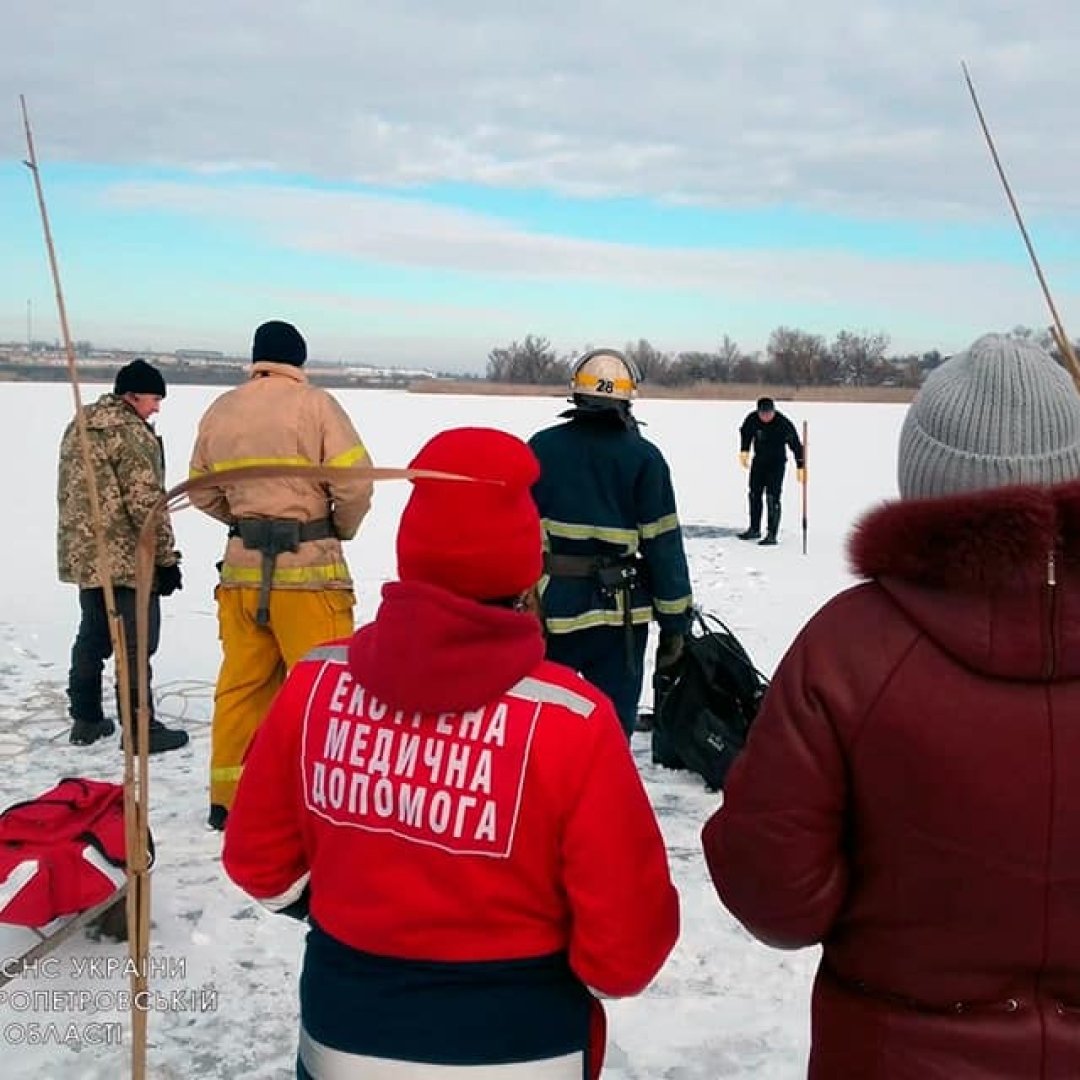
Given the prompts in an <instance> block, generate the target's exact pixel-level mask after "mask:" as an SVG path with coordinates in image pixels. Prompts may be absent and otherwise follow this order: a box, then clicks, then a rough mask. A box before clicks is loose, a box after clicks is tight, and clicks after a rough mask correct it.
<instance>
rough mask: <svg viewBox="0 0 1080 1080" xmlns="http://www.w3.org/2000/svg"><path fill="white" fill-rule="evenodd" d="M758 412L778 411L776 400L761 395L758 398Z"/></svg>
mask: <svg viewBox="0 0 1080 1080" xmlns="http://www.w3.org/2000/svg"><path fill="white" fill-rule="evenodd" d="M757 411H758V412H776V402H775V401H773V399H772V398H771V397H759V398H758V399H757Z"/></svg>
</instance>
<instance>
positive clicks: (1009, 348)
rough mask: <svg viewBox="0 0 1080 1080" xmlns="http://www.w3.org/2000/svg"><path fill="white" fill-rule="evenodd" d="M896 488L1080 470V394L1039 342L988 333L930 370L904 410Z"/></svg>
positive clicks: (938, 490) (976, 483) (952, 487)
mask: <svg viewBox="0 0 1080 1080" xmlns="http://www.w3.org/2000/svg"><path fill="white" fill-rule="evenodd" d="M897 477H898V480H899V483H900V494H901V496H902V497H903V498H905V499H927V498H935V497H937V496H939V495H950V494H952V493H954V492H963V491H981V490H983V489H985V488H998V487H1008V486H1009V485H1012V484H1032V485H1049V484H1059V483H1062V482H1063V481H1065V480H1073V479H1076V478H1078V477H1080V394H1078V393H1077V390H1076V387H1075V386H1074V385H1073V383H1072V380H1071V379H1070V378H1069V376H1068V375H1067V374H1066V372H1065V370H1064V369H1063V368H1062V367H1061V366H1060V365H1058V364H1057V363H1055V362H1054V360H1053V358H1052V357H1050V356H1049V355H1047V353H1046V352H1044V351H1043V350H1042V349H1040V348H1039V346H1038V345H1036V344H1034V342H1031V341H1022V340H1018V339H1016V338H1011V337H1008V336H1007V335H1005V334H986V335H985V336H983V337H981V338H979V340H978V341H976V342H975V343H974V344H973V345H972V346H970V348H968V349H967V350H966V351H965V352H962V353H957V354H956V355H955V356H953V357H952V358H951V359H949V360H947V361H946V362H945V363H944V364H942V365H941V367H939V368H937V369H936V370H935V371H933V372H931V373H930V375H929V376H928V377H927V379H926V382H925V383H924V384H923V387H922V389H921V390H920V391H919V394H918V396H917V397H916V398H915V400H914V401H913V402H912V404H911V408H910V409H908V413H907V416H906V418H905V419H904V426H903V429H902V430H901V432H900V452H899V460H898V462H897Z"/></svg>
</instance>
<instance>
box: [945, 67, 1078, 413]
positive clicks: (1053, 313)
mask: <svg viewBox="0 0 1080 1080" xmlns="http://www.w3.org/2000/svg"><path fill="white" fill-rule="evenodd" d="M960 67H961V69H962V70H963V72H964V81H965V82H966V83H967V88H968V92H969V93H970V94H971V102H972V104H973V105H974V106H975V115H976V116H977V117H978V118H979V125H980V127H981V128H982V132H983V136H984V137H985V138H986V145H987V146H988V147H989V148H990V156H991V158H993V161H994V167H995V168H996V169H997V174H998V177H999V178H1000V179H1001V186H1002V187H1003V188H1004V189H1005V195H1006V197H1007V198H1008V200H1009V206H1010V207H1012V212H1013V217H1015V218H1016V224H1017V225H1018V226H1019V227H1020V235H1021V236H1022V237H1023V239H1024V246H1025V247H1026V248H1027V253H1028V256H1029V257H1030V258H1031V265H1032V266H1033V267H1034V268H1035V276H1036V277H1037V278H1038V279H1039V286H1040V287H1041V288H1042V293H1043V296H1044V297H1045V298H1046V304H1047V307H1048V308H1049V309H1050V317H1051V319H1053V326H1052V327H1051V328H1050V333H1051V335H1052V336H1053V338H1054V343H1055V344H1056V345H1057V347H1058V350H1059V351H1060V353H1061V355H1062V356H1063V357H1064V359H1065V363H1066V365H1067V367H1068V369H1069V374H1070V375H1072V378H1073V383H1074V384H1075V385H1076V389H1077V391H1078V392H1080V360H1078V359H1077V356H1076V351H1075V350H1074V349H1073V346H1072V342H1071V341H1070V340H1069V335H1068V334H1066V333H1065V328H1064V326H1062V324H1061V316H1060V315H1059V314H1058V310H1057V306H1056V305H1055V304H1054V298H1053V297H1052V296H1051V295H1050V287H1049V286H1048V285H1047V283H1046V276H1045V275H1044V274H1043V271H1042V266H1040V265H1039V258H1038V256H1037V255H1036V254H1035V247H1034V245H1033V244H1032V243H1031V237H1030V236H1029V235H1028V231H1027V228H1026V227H1025V225H1024V219H1023V217H1022V216H1021V214H1020V207H1019V206H1018V205H1017V203H1016V199H1015V197H1014V196H1013V193H1012V188H1011V187H1010V186H1009V181H1008V178H1007V177H1006V176H1005V169H1004V167H1003V166H1002V164H1001V158H1000V157H999V156H998V152H997V147H996V146H994V139H993V136H992V135H991V134H990V126H989V125H988V124H987V122H986V117H985V116H984V115H983V111H982V106H981V105H980V104H979V97H978V95H977V94H976V93H975V85H974V83H972V81H971V75H970V74H969V72H968V68H967V64H965V63H964V62H963V61H961V62H960Z"/></svg>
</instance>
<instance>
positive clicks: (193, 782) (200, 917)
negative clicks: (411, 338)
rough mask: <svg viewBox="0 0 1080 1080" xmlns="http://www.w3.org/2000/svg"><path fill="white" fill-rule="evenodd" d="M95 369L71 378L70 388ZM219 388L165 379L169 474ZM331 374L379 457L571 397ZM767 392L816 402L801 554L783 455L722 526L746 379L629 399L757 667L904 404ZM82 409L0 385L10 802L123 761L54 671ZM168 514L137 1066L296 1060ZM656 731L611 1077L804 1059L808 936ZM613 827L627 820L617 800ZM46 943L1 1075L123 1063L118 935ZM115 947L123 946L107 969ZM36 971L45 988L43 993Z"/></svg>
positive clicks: (647, 766)
mask: <svg viewBox="0 0 1080 1080" xmlns="http://www.w3.org/2000/svg"><path fill="white" fill-rule="evenodd" d="M106 389H107V388H106V387H103V386H84V387H83V397H84V400H85V401H92V400H94V398H96V397H97V395H98V394H99V393H102V392H104V391H105V390H106ZM221 392H222V388H221V387H190V386H173V387H170V389H169V394H168V397H167V398H166V400H165V402H164V404H163V408H162V411H161V414H160V416H159V418H158V422H157V429H158V431H159V433H160V434H161V435H162V436H163V438H164V440H165V458H166V467H167V474H168V478H169V483H170V485H171V484H175V483H178V482H179V481H180V480H182V479H183V478H184V477H185V476H186V472H187V462H188V457H189V454H190V451H191V445H192V441H193V439H194V434H195V426H196V423H197V420H198V417H199V416H200V415H201V413H202V411H203V410H204V408H205V407H206V405H207V404H208V403H209V401H210V400H211V399H212V398H213V397H215V396H216V395H217V394H219V393H221ZM335 394H336V396H338V398H339V400H340V401H341V402H342V403H343V404H344V406H345V407H346V409H348V410H349V412H350V414H351V416H352V418H353V420H354V422H355V424H356V426H357V429H358V430H359V432H360V434H361V436H362V438H363V439H364V441H365V443H366V444H367V445H368V447H369V449H370V450H371V453H372V456H373V458H374V460H375V463H376V464H379V465H406V464H407V463H408V462H409V460H410V459H411V458H412V456H413V455H414V454H415V452H416V451H417V449H418V448H419V447H420V446H421V445H422V444H423V443H424V442H425V441H426V440H427V439H428V438H429V437H430V436H431V435H433V434H434V433H435V432H436V431H438V430H441V429H442V428H446V427H452V426H459V425H465V424H482V425H492V426H496V427H502V428H504V429H506V430H508V431H512V432H514V433H515V434H517V435H520V436H522V437H525V438H527V437H528V436H529V435H531V434H532V433H533V432H534V431H536V430H537V429H539V428H540V427H543V426H546V425H548V424H550V423H553V422H555V418H556V415H557V413H558V412H559V411H560V409H561V407H562V402H561V399H559V398H557V397H556V398H498V397H484V396H479V395H477V396H444V395H435V394H433V395H414V394H408V393H405V392H401V391H375V390H371V391H363V390H354V391H349V390H340V391H335ZM777 405H778V407H779V408H780V409H781V410H782V411H783V412H785V413H786V414H787V415H788V416H789V417H790V418H791V419H792V420H793V421H794V422H795V424H796V427H797V428H798V429H799V430H800V432H801V430H802V422H803V421H804V420H806V421H808V423H809V435H810V438H809V453H808V471H809V489H808V511H809V513H808V517H809V544H808V553H807V554H806V555H805V556H804V555H803V554H802V538H801V507H800V492H799V488H798V485H797V484H796V483H795V477H794V469H793V468H791V467H789V469H788V476H787V481H786V483H785V486H784V520H783V522H782V525H781V532H780V545H779V546H778V547H776V548H764V549H763V548H759V547H758V546H757V545H756V544H753V543H746V542H744V541H740V540H738V539H736V537H735V534H736V533H737V532H739V531H741V530H742V529H743V528H745V525H746V515H747V510H746V481H747V475H746V473H745V472H744V471H743V470H742V469H741V468H740V467H739V465H738V461H737V457H736V454H737V451H738V426H739V423H740V421H741V420H742V418H743V417H744V416H745V415H746V413H747V411H749V409H751V408H752V407H753V402H752V400H750V399H749V398H748V399H747V400H746V401H740V402H719V401H708V402H705V401H650V400H648V399H645V400H642V401H639V402H638V403H637V405H636V407H635V412H636V414H637V416H638V417H639V419H640V420H642V421H644V423H645V425H646V426H645V427H644V434H645V435H646V437H648V438H650V439H652V440H653V441H655V442H656V443H658V444H659V446H660V447H661V448H662V449H663V451H664V453H665V455H666V457H667V459H668V463H669V464H670V466H671V470H672V475H673V478H674V482H675V490H676V495H677V497H678V500H679V513H680V518H681V520H682V522H683V525H684V529H685V536H686V547H687V554H688V556H689V560H690V569H691V576H692V580H693V584H694V593H695V599H696V601H697V602H698V604H699V605H700V606H702V607H703V608H705V609H706V610H708V611H712V612H715V613H716V614H718V615H719V616H720V617H721V618H723V619H724V621H725V622H727V623H728V624H729V625H730V626H731V627H732V629H733V630H734V631H735V633H736V634H737V635H738V637H739V639H740V640H741V641H742V643H743V644H744V645H745V646H746V648H747V649H748V651H749V652H750V655H751V657H752V658H753V659H754V661H755V663H756V664H757V666H758V667H759V668H761V670H762V671H764V672H765V673H766V674H771V672H772V671H773V669H774V668H775V666H776V664H777V662H778V661H779V659H780V657H781V656H782V655H783V653H784V651H785V650H786V648H787V646H788V645H789V644H790V643H791V640H792V639H793V637H794V636H795V634H796V633H797V632H798V630H799V628H800V627H801V626H802V624H803V623H804V622H805V621H806V620H807V618H809V616H810V615H811V614H813V612H814V611H816V610H817V608H818V607H820V606H821V604H822V603H824V602H825V601H826V600H827V599H828V598H829V597H831V596H832V595H834V594H835V593H836V592H837V591H839V590H840V589H841V588H843V587H845V586H846V585H848V584H850V583H851V581H852V578H851V577H850V576H849V574H848V571H847V564H846V558H845V551H844V544H845V541H846V537H847V535H848V533H849V531H850V529H851V526H852V524H853V522H854V521H855V519H856V518H857V517H859V516H860V515H861V514H862V513H863V512H864V511H866V510H867V509H869V508H870V507H872V506H873V505H875V504H877V503H878V502H880V501H881V500H882V499H885V498H891V497H894V496H895V493H896V484H895V460H896V443H897V438H898V433H899V428H900V423H901V420H902V418H903V415H904V409H905V406H902V405H854V404H821V403H808V404H801V403H797V402H787V401H784V400H783V398H782V397H778V400H777ZM72 410H73V403H72V395H71V390H70V387H69V386H67V385H66V384H63V385H59V384H58V385H42V384H5V385H4V386H3V387H2V388H0V440H2V453H0V475H2V477H3V480H4V483H5V490H6V491H7V498H8V512H7V514H6V515H5V525H4V534H3V547H2V551H3V553H4V558H3V559H2V560H0V597H2V598H3V604H2V607H0V759H2V760H3V770H4V777H5V783H4V788H3V796H4V797H3V805H8V804H9V803H12V802H16V801H18V800H20V799H25V798H30V797H32V796H34V795H36V794H38V793H40V792H42V791H44V790H46V789H47V788H49V787H52V786H53V785H54V784H55V783H56V782H57V780H58V779H60V778H61V777H63V776H72V775H81V776H87V777H91V778H95V779H103V780H113V781H119V780H120V779H121V775H122V764H123V761H122V755H121V753H120V751H119V749H118V740H117V739H116V738H115V737H113V738H111V739H109V740H104V741H103V742H101V743H98V744H95V745H94V746H91V747H76V746H71V745H70V744H69V743H68V741H67V735H68V727H69V723H68V720H67V717H66V699H65V694H64V687H65V682H66V676H67V664H68V654H69V650H70V647H71V640H72V638H73V636H74V633H75V628H76V625H77V621H78V601H77V596H76V590H75V588H74V587H73V586H68V585H61V584H59V583H58V582H57V580H56V568H55V528H56V510H55V483H56V456H57V449H58V446H59V441H60V435H61V433H62V431H63V428H64V426H65V424H66V423H67V422H68V420H69V419H70V417H71V414H72ZM407 493H408V487H407V485H406V484H402V483H394V482H390V483H382V484H379V485H378V486H377V489H376V494H375V502H374V505H373V509H372V511H371V514H370V515H369V516H368V518H367V520H366V521H365V523H364V525H363V526H362V528H361V531H360V535H359V536H358V537H357V538H356V539H355V540H354V541H352V542H351V543H349V544H347V545H346V554H347V557H348V559H349V562H350V566H351V569H352V572H353V575H354V577H355V579H356V584H357V619H358V621H366V620H367V619H369V618H370V617H371V615H372V614H373V613H374V610H375V607H376V605H377V603H378V596H379V589H380V586H381V585H382V583H383V582H384V581H386V580H389V579H391V578H393V576H394V535H395V531H396V527H397V522H398V517H399V514H400V511H401V509H402V507H403V505H404V502H405V498H406V496H407ZM174 525H175V529H176V534H177V543H178V546H179V547H180V549H181V550H182V552H183V568H184V587H183V590H182V591H181V592H178V593H176V594H174V595H173V596H171V597H167V598H165V599H163V600H162V612H163V628H162V643H161V647H160V650H159V652H158V655H157V657H156V658H155V665H154V673H155V689H156V698H157V702H158V715H159V716H160V717H161V719H163V720H164V721H165V722H166V723H167V724H169V725H170V726H172V725H173V724H179V725H180V726H183V727H186V728H187V729H188V730H189V731H190V733H191V736H192V741H191V745H190V746H189V747H188V748H186V749H184V750H180V751H177V752H174V753H170V754H165V755H161V756H158V757H155V758H152V759H151V763H150V792H151V806H150V824H151V829H152V831H153V834H154V840H155V843H156V846H157V862H156V866H155V869H154V872H153V876H152V891H153V908H152V922H153V928H152V933H151V940H152V946H151V955H152V957H153V958H154V961H155V963H154V967H153V968H152V970H151V980H150V984H151V989H152V990H158V991H161V995H160V1001H161V1003H162V1004H163V1005H168V1006H169V1007H168V1008H162V1009H159V1010H155V1011H153V1012H152V1013H151V1015H150V1019H149V1075H150V1076H152V1077H154V1078H156V1080H157V1078H161V1080H180V1078H181V1077H184V1078H187V1077H204V1078H207V1080H214V1078H222V1080H224V1078H230V1080H240V1078H252V1080H254V1078H266V1080H270V1078H284V1077H289V1076H292V1075H293V1069H294V1059H295V1042H296V1032H297V996H296V978H297V974H298V972H299V962H300V957H301V953H302V946H303V928H302V927H301V926H300V925H299V924H297V923H295V922H293V921H291V920H288V919H284V918H281V917H280V916H273V915H270V914H268V913H266V912H264V911H263V910H262V909H261V908H260V907H259V906H258V905H256V904H255V903H254V902H253V901H251V900H249V899H248V898H247V897H246V896H244V895H243V894H242V893H241V892H240V891H239V890H238V889H237V888H235V887H234V886H233V885H232V884H231V882H229V881H228V879H227V878H226V877H225V875H224V873H223V872H222V870H221V866H220V861H219V853H220V847H221V836H220V834H218V833H214V832H210V831H208V830H207V829H206V828H205V824H204V823H205V819H206V810H207V776H206V773H207V760H208V756H209V736H210V714H211V708H212V697H213V681H214V678H215V676H216V673H217V666H218V659H219V652H218V641H217V621H216V613H215V607H214V600H213V587H214V582H215V577H216V574H215V571H214V562H215V561H216V560H217V559H218V558H220V552H221V548H222V546H223V543H224V536H223V529H222V527H221V526H219V525H217V524H216V523H214V522H212V521H211V520H210V519H209V518H207V517H205V516H203V515H201V514H199V513H198V512H196V511H194V510H184V511H182V512H180V513H178V514H177V515H176V516H175V518H174ZM653 644H655V630H654V631H653ZM109 700H111V699H110V698H108V697H107V698H106V701H107V702H108V701H109ZM643 704H644V705H647V704H648V700H647V699H646V700H645V701H644V702H643ZM648 739H649V737H648V735H643V734H637V735H635V736H634V743H633V749H634V755H635V757H636V759H637V761H638V764H639V766H640V769H641V772H642V775H643V777H644V778H645V782H646V785H647V787H648V790H649V793H650V796H651V798H652V801H653V805H654V806H655V808H656V811H657V814H658V815H659V818H660V823H661V826H662V828H663V832H664V836H665V838H666V841H667V845H668V851H669V855H670V858H671V864H672V870H673V873H674V877H675V882H676V885H677V886H678V889H679V893H680V897H681V901H682V936H681V939H680V941H679V944H678V945H677V946H676V948H675V951H674V953H673V954H672V956H671V958H670V960H669V961H668V963H667V965H666V966H665V967H664V969H663V971H662V972H661V973H660V975H659V976H658V977H657V979H656V981H655V982H654V983H653V985H652V986H651V987H650V988H649V990H648V991H647V992H646V993H645V994H644V995H642V996H641V997H639V998H634V999H629V1000H625V1001H611V1002H608V1003H607V1009H608V1017H609V1043H608V1058H607V1066H606V1069H605V1072H604V1075H605V1077H606V1078H609V1080H644V1078H650V1080H657V1078H663V1080H714V1078H729V1077H730V1078H735V1080H742V1078H751V1077H753V1078H755V1080H788V1078H797V1077H800V1076H802V1075H804V1072H805V1062H806V1054H807V1049H808V1042H809V1001H810V980H811V976H812V973H813V969H814V967H815V965H816V960H817V956H816V950H804V951H802V952H792V953H785V952H778V951H775V950H772V949H768V948H766V947H765V946H763V945H760V944H758V943H756V942H755V941H753V940H752V939H751V938H750V937H749V935H748V934H747V933H746V932H745V931H744V930H743V929H742V928H741V927H740V926H739V925H738V924H737V923H736V922H735V921H734V920H733V919H732V918H731V917H730V916H729V915H727V913H726V912H725V911H724V909H723V908H722V907H721V905H720V903H719V901H718V900H717V898H716V896H715V893H714V892H713V889H712V885H711V883H710V882H709V879H708V873H707V871H706V869H705V863H704V860H703V858H702V855H701V850H700V844H699V839H698V834H699V832H700V829H701V826H702V824H703V823H704V821H705V819H706V818H707V817H708V815H709V814H710V813H711V812H712V810H713V809H714V808H715V806H716V805H717V802H718V799H719V798H720V796H718V795H713V794H710V793H708V792H706V791H705V790H704V788H703V786H702V784H701V782H700V781H699V780H698V779H697V778H696V777H694V776H691V775H689V774H686V773H675V772H670V771H668V770H664V769H660V768H657V767H655V766H653V765H652V764H651V762H650V757H649V742H648ZM611 825H612V828H618V822H617V821H612V823H611ZM627 903H633V897H627ZM20 933H21V932H20V931H18V930H13V929H11V928H0V943H3V944H4V947H3V948H2V949H0V953H2V954H3V955H4V956H8V955H10V954H11V953H12V952H17V951H19V950H18V949H17V948H14V945H15V944H16V943H17V942H19V941H21V940H25V939H20V938H19V936H18V935H19V934H20ZM9 935H10V936H9ZM53 955H54V956H55V957H56V958H57V961H58V962H57V963H56V964H54V965H52V967H51V968H50V969H49V970H48V971H43V972H39V973H38V977H36V978H34V977H24V978H21V979H15V980H13V981H11V982H9V983H8V984H7V985H6V986H4V987H3V988H0V1044H2V1058H3V1065H2V1071H3V1075H4V1076H5V1077H6V1078H11V1080H19V1078H22V1077H35V1078H37V1080H98V1078H101V1080H106V1078H107V1080H115V1077H117V1076H126V1075H128V1068H129V1065H128V1062H129V1058H130V1043H129V1039H130V1031H129V1024H128V1014H127V1012H126V1010H118V1009H116V1008H115V1007H112V1008H110V1006H114V1005H115V1001H114V1000H113V999H114V998H115V996H116V995H118V994H119V993H121V992H124V991H126V990H127V989H128V979H127V976H126V973H124V972H123V970H122V965H123V963H124V962H126V960H127V949H126V946H124V945H118V944H114V943H110V942H92V941H89V940H87V939H86V938H84V937H81V936H78V937H75V938H73V939H71V940H69V941H67V942H65V943H64V944H62V945H61V946H60V948H59V950H58V951H57V952H56V953H55V954H53ZM87 958H91V959H93V960H98V959H100V962H99V963H89V962H88V960H87ZM109 958H116V960H118V961H119V964H112V965H111V968H112V970H111V971H110V970H109V965H108V964H107V961H108V959H109ZM35 991H44V992H46V993H47V994H52V992H54V991H55V992H56V993H55V994H52V997H51V998H47V997H46V996H44V995H42V994H41V993H38V994H37V995H36V997H35V995H34V992H35ZM67 992H70V993H67ZM80 993H81V994H82V997H81V998H78V997H77V995H79V994H80ZM20 995H21V996H20ZM73 1000H81V1001H84V1002H91V1003H92V1004H93V1005H95V1006H97V1007H98V1008H99V1009H100V1010H101V1011H98V1012H89V1011H79V1012H74V1013H73V1012H71V1011H70V1010H66V1006H67V1005H69V1004H70V1003H71V1002H72V1001H73ZM43 1004H49V1005H56V1006H58V1007H57V1008H55V1009H52V1008H49V1009H46V1008H41V1007H40V1006H42V1005H43ZM28 1006H29V1007H28ZM89 1023H102V1024H111V1023H119V1024H120V1025H121V1031H122V1042H121V1043H120V1044H116V1043H115V1041H114V1040H113V1039H112V1037H111V1035H110V1038H109V1040H108V1043H109V1044H107V1045H90V1043H89V1040H85V1041H84V1042H82V1044H81V1045H80V1043H79V1041H78V1040H74V1039H72V1040H68V1041H66V1042H65V1043H64V1044H62V1045H57V1044H56V1043H55V1042H52V1043H49V1044H45V1045H40V1044H39V1045H31V1043H32V1042H33V1041H34V1039H33V1038H32V1037H31V1036H30V1035H29V1032H30V1031H32V1030H34V1031H36V1030H43V1029H44V1025H47V1024H54V1025H55V1026H56V1029H57V1031H58V1032H59V1033H61V1034H65V1033H66V1032H67V1031H68V1030H69V1027H68V1026H69V1025H74V1026H75V1027H76V1028H80V1027H85V1026H86V1025H87V1024H89ZM32 1024H38V1025H41V1026H42V1027H41V1029H34V1028H32V1027H31V1025H32ZM107 1030H108V1031H109V1032H110V1033H111V1032H114V1031H115V1029H111V1028H110V1029H107Z"/></svg>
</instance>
